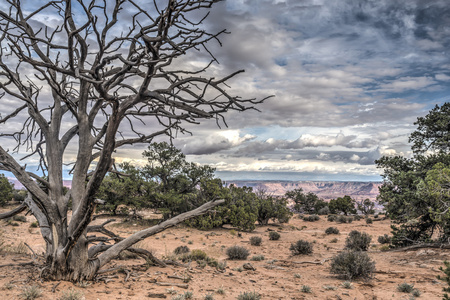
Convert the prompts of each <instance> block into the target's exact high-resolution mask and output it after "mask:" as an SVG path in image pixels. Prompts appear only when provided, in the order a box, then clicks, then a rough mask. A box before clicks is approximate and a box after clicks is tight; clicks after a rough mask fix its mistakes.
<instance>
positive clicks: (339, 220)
mask: <svg viewBox="0 0 450 300" xmlns="http://www.w3.org/2000/svg"><path fill="white" fill-rule="evenodd" d="M336 222H337V223H347V217H346V216H342V215H340V216H337V218H336Z"/></svg>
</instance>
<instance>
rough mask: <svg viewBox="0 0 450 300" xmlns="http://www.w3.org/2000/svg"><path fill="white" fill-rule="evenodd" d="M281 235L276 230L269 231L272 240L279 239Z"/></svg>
mask: <svg viewBox="0 0 450 300" xmlns="http://www.w3.org/2000/svg"><path fill="white" fill-rule="evenodd" d="M280 237H281V235H280V234H279V233H278V232H276V231H270V232H269V240H271V241H277V240H279V239H280Z"/></svg>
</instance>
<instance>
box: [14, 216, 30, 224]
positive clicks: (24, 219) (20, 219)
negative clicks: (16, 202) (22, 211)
mask: <svg viewBox="0 0 450 300" xmlns="http://www.w3.org/2000/svg"><path fill="white" fill-rule="evenodd" d="M12 219H13V220H14V221H18V222H23V223H25V222H26V221H27V217H25V216H20V215H15V216H14V217H12Z"/></svg>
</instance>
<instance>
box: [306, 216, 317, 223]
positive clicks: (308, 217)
mask: <svg viewBox="0 0 450 300" xmlns="http://www.w3.org/2000/svg"><path fill="white" fill-rule="evenodd" d="M318 220H320V217H319V216H318V215H310V216H304V217H303V221H307V222H315V221H318Z"/></svg>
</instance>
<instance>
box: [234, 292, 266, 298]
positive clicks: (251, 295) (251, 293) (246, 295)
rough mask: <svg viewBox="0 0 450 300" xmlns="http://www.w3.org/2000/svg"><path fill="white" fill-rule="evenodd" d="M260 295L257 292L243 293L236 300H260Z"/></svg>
mask: <svg viewBox="0 0 450 300" xmlns="http://www.w3.org/2000/svg"><path fill="white" fill-rule="evenodd" d="M260 299H261V295H260V294H258V293H257V292H244V293H240V294H239V296H238V297H237V300H260Z"/></svg>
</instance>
